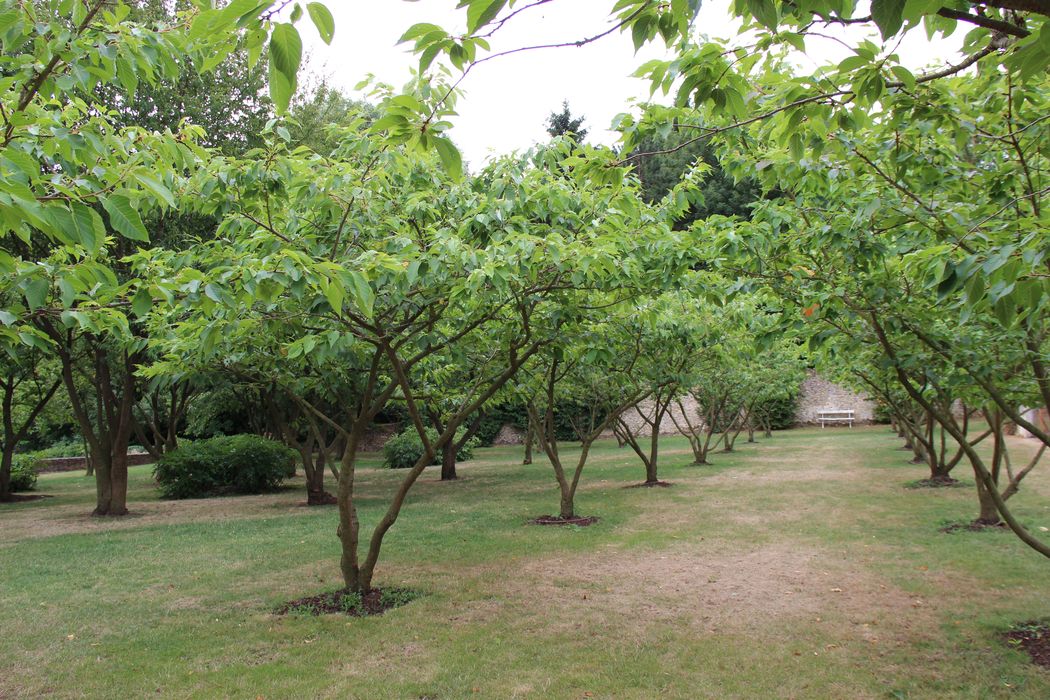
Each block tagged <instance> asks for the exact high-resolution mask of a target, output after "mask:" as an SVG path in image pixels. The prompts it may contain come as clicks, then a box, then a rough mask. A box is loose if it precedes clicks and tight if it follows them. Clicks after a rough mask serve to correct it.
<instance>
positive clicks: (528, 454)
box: [521, 418, 536, 464]
mask: <svg viewBox="0 0 1050 700" xmlns="http://www.w3.org/2000/svg"><path fill="white" fill-rule="evenodd" d="M535 440H536V429H535V428H534V427H533V425H532V419H531V418H530V419H529V423H528V425H527V426H526V428H525V458H524V459H523V460H521V463H522V464H532V443H533V442H534V441H535Z"/></svg>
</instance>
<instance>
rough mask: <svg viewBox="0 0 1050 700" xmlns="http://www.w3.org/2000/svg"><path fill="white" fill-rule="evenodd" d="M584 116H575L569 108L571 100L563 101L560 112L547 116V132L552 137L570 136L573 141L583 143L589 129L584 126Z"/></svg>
mask: <svg viewBox="0 0 1050 700" xmlns="http://www.w3.org/2000/svg"><path fill="white" fill-rule="evenodd" d="M583 119H584V118H583V117H573V116H572V112H571V111H570V110H569V101H568V100H565V101H564V102H562V103H561V111H560V112H551V113H550V116H548V117H547V133H548V134H550V135H551V137H555V136H568V137H569V138H571V139H572V140H573V141H577V142H579V143H583V140H584V139H586V138H587V129H584V128H583Z"/></svg>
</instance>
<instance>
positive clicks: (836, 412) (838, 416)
mask: <svg viewBox="0 0 1050 700" xmlns="http://www.w3.org/2000/svg"><path fill="white" fill-rule="evenodd" d="M817 420H818V421H820V427H821V428H823V427H824V426H825V425H826V424H827V423H847V424H848V425H849V427H851V428H852V427H853V411H852V410H847V409H839V408H829V409H826V410H823V411H817Z"/></svg>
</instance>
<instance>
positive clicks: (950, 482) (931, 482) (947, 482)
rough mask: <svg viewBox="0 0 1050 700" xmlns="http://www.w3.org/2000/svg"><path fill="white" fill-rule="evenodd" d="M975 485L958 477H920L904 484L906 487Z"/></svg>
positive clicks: (965, 486) (927, 487)
mask: <svg viewBox="0 0 1050 700" xmlns="http://www.w3.org/2000/svg"><path fill="white" fill-rule="evenodd" d="M970 486H973V482H971V481H959V480H958V479H952V478H951V477H948V478H947V479H919V480H918V481H909V482H908V483H906V484H905V485H904V488H906V489H961V488H968V487H970Z"/></svg>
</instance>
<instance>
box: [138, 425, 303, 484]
mask: <svg viewBox="0 0 1050 700" xmlns="http://www.w3.org/2000/svg"><path fill="white" fill-rule="evenodd" d="M294 474H295V452H293V451H292V450H291V449H289V448H288V447H286V446H284V445H282V444H281V443H279V442H274V441H273V440H267V439H266V438H263V437H259V436H258V435H230V436H220V437H214V438H209V439H207V440H197V441H196V442H193V443H186V444H183V445H182V446H181V447H179V448H178V449H177V450H174V451H172V452H169V453H168V454H166V455H164V456H163V457H161V458H160V460H159V461H158V462H157V466H156V467H154V470H153V475H154V477H155V478H156V479H157V482H158V483H159V484H160V491H161V495H162V496H163V497H164V498H204V497H208V496H224V495H228V494H249V493H266V492H267V491H273V490H274V489H276V488H277V487H278V486H280V484H281V482H282V481H283V480H284V479H286V478H288V477H290V476H292V475H294Z"/></svg>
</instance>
